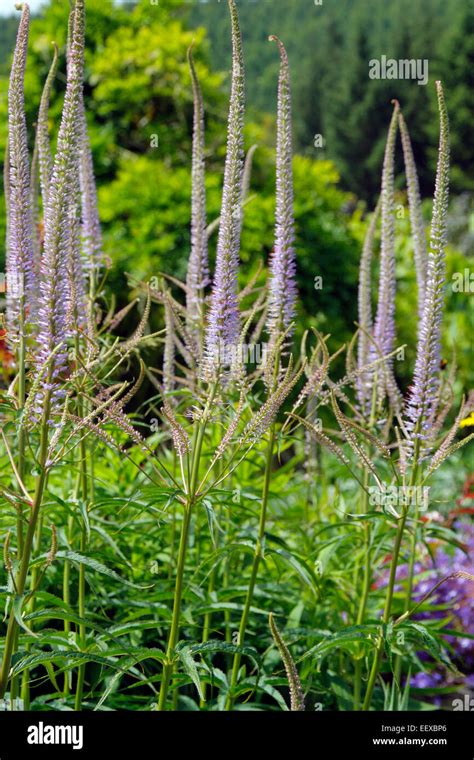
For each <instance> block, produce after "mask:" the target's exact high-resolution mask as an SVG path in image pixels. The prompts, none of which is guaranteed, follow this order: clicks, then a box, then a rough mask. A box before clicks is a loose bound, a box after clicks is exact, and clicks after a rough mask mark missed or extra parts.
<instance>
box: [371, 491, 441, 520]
mask: <svg viewBox="0 0 474 760" xmlns="http://www.w3.org/2000/svg"><path fill="white" fill-rule="evenodd" d="M429 491H430V487H429V486H394V485H392V486H384V487H383V488H379V487H378V486H370V487H369V503H370V504H371V505H372V506H376V507H382V509H383V510H384V512H389V513H390V514H392V515H395V516H396V517H400V514H399V512H398V511H397V508H398V510H402V511H403V510H404V509H406V508H407V507H418V509H419V510H420V511H422V512H426V510H427V509H428V506H429Z"/></svg>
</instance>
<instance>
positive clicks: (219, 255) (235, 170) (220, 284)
mask: <svg viewBox="0 0 474 760" xmlns="http://www.w3.org/2000/svg"><path fill="white" fill-rule="evenodd" d="M229 9H230V14H231V21H232V87H231V95H230V108H229V120H228V131H227V155H226V162H225V169H224V185H223V191H222V207H221V217H220V226H219V236H218V240H217V252H216V271H215V277H214V284H213V289H212V296H211V307H210V313H209V321H208V326H207V332H206V361H205V365H206V366H205V371H206V373H207V374H209V375H211V376H213V375H215V374H216V372H217V371H218V369H219V367H220V366H221V359H220V357H221V352H222V351H224V352H225V353H227V351H228V350H229V349H230V351H232V349H233V347H235V346H236V344H237V342H238V336H239V321H240V320H239V307H238V298H237V274H238V266H239V250H240V231H241V215H242V209H241V199H242V176H243V127H244V100H245V93H244V87H245V78H244V60H243V54H242V38H241V34H240V26H239V18H238V14H237V8H236V5H235V2H234V0H229Z"/></svg>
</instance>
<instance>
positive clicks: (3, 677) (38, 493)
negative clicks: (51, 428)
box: [0, 397, 49, 699]
mask: <svg viewBox="0 0 474 760" xmlns="http://www.w3.org/2000/svg"><path fill="white" fill-rule="evenodd" d="M48 416H49V398H48V397H47V398H46V400H45V409H44V414H43V420H42V425H41V439H40V453H39V468H40V471H39V475H38V476H37V478H36V486H35V494H34V497H33V503H32V505H31V514H30V519H29V520H28V526H27V529H26V535H25V540H24V544H23V552H22V555H21V562H20V567H19V570H18V573H17V577H16V581H15V585H16V593H17V595H18V596H22V595H23V593H24V591H25V587H26V581H27V577H28V570H29V566H30V559H31V553H32V549H33V541H34V536H35V531H36V525H37V522H38V516H39V512H40V509H41V503H42V500H43V493H44V488H45V485H46V478H47V469H46V467H45V465H46V458H47V454H48V424H47V421H48ZM12 607H13V605H12ZM17 630H18V623H17V621H16V618H15V615H14V612H13V609H10V617H9V620H8V628H7V633H6V637H5V648H4V652H3V660H2V666H1V670H0V699H2V698H3V697H4V695H5V692H6V689H7V684H8V677H9V673H10V666H11V659H12V655H13V647H14V643H15V639H16V635H17Z"/></svg>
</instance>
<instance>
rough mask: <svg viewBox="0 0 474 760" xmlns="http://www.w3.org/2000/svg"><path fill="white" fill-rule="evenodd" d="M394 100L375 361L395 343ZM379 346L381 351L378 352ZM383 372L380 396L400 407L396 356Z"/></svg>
mask: <svg viewBox="0 0 474 760" xmlns="http://www.w3.org/2000/svg"><path fill="white" fill-rule="evenodd" d="M393 103H394V109H393V115H392V119H391V122H390V126H389V130H388V136H387V143H386V146H385V154H384V161H383V171H382V189H381V246H380V275H379V289H378V300H377V312H376V316H375V324H374V341H375V346H372V347H371V358H372V359H373V360H375V359H377V358H379V357H380V354H382V355H383V356H386V355H387V354H390V353H391V352H392V351H393V347H394V343H395V219H394V162H395V140H396V137H397V125H398V113H399V108H400V106H399V104H398V101H397V100H395V101H393ZM377 349H378V351H379V352H380V353H377ZM384 375H385V378H384V382H383V383H380V384H379V388H380V394H379V396H381V395H382V393H383V392H384V391H386V392H387V394H388V396H389V398H390V400H391V401H392V403H393V404H394V406H396V407H398V404H399V392H398V389H397V387H396V384H395V378H394V377H393V359H389V360H387V361H386V362H385V365H384Z"/></svg>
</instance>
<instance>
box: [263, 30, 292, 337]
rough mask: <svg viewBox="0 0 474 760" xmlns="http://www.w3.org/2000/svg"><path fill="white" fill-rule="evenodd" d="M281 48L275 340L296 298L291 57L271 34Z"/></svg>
mask: <svg viewBox="0 0 474 760" xmlns="http://www.w3.org/2000/svg"><path fill="white" fill-rule="evenodd" d="M270 40H271V41H275V42H276V43H277V44H278V48H279V51H280V58H281V64H280V76H279V80H278V117H277V148H276V212H275V216H276V225H275V245H274V250H273V253H272V256H271V260H270V287H269V293H268V321H267V329H268V332H269V335H270V341H271V342H274V341H275V340H276V338H277V337H278V335H279V334H280V333H281V332H284V331H286V330H288V329H289V327H290V324H291V320H292V318H293V316H294V310H295V301H296V284H295V272H296V260H295V249H294V240H295V234H294V209H293V205H294V204H293V165H292V162H293V150H292V128H291V83H290V67H289V63H288V56H287V54H286V50H285V48H284V46H283V43H282V42H281V41H280V40H279V39H278V37H275V36H272V37H270Z"/></svg>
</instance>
